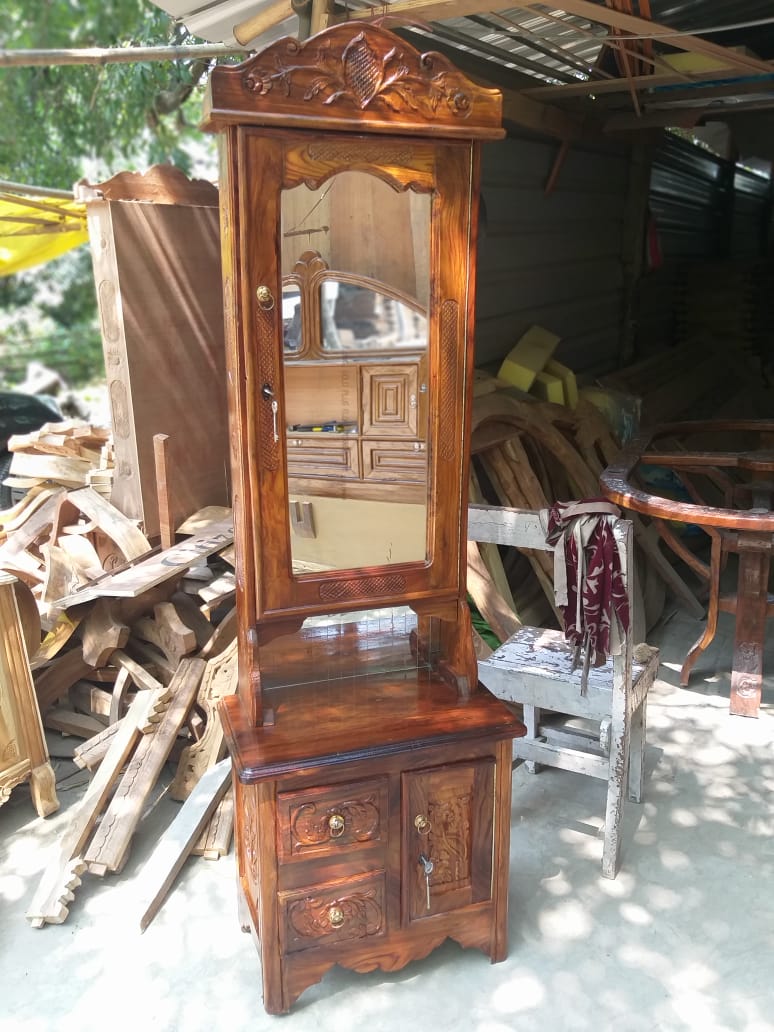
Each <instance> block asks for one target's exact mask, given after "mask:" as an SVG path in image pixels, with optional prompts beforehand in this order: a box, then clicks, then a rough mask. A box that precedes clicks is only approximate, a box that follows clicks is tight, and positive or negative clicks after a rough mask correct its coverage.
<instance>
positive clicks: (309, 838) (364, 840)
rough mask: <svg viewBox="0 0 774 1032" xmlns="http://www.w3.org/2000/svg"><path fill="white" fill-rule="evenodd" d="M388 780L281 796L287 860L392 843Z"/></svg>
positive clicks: (280, 832)
mask: <svg viewBox="0 0 774 1032" xmlns="http://www.w3.org/2000/svg"><path fill="white" fill-rule="evenodd" d="M387 821H388V802H387V779H386V778H375V779H374V780H372V781H360V782H357V783H356V784H353V785H352V784H350V785H336V786H334V787H325V788H305V789H301V790H300V791H298V792H280V793H279V794H278V796H277V838H278V842H277V852H278V854H279V857H280V860H281V861H282V862H284V863H287V862H288V861H292V860H307V859H310V858H312V857H314V858H317V857H326V856H336V855H338V854H340V853H346V852H349V851H351V850H353V849H358V850H359V849H370V848H374V847H378V846H384V845H385V844H386V842H387Z"/></svg>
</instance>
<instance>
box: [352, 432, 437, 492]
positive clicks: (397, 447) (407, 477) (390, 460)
mask: <svg viewBox="0 0 774 1032" xmlns="http://www.w3.org/2000/svg"><path fill="white" fill-rule="evenodd" d="M363 479H364V480H378V481H382V482H385V483H387V482H394V483H401V484H424V483H426V482H427V447H426V445H425V443H424V441H412V442H409V441H406V442H404V441H363Z"/></svg>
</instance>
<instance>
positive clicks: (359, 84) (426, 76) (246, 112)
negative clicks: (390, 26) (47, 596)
mask: <svg viewBox="0 0 774 1032" xmlns="http://www.w3.org/2000/svg"><path fill="white" fill-rule="evenodd" d="M236 122H239V123H240V124H245V123H249V122H254V123H255V124H256V125H268V124H276V125H283V126H297V127H299V128H302V127H303V128H320V129H336V128H339V129H350V130H351V129H352V128H353V127H356V126H357V124H358V123H362V124H363V125H367V126H368V129H369V130H370V131H377V132H395V133H422V134H423V135H424V136H433V135H437V136H453V137H454V136H457V137H463V138H468V139H471V138H477V139H481V138H499V137H501V136H503V135H504V133H503V130H502V129H501V127H500V122H501V95H500V92H499V90H491V89H485V88H483V87H481V86H477V85H476V84H475V83H473V82H471V81H470V80H469V79H467V78H466V77H465V76H464V75H462V73H461V72H459V71H458V70H457V69H456V68H455V67H454V66H453V65H452V64H451V62H450V61H449V60H448V59H447V58H446V57H444V56H443V55H441V54H437V53H432V52H429V53H424V54H422V53H420V52H419V51H418V50H415V49H414V48H413V47H412V46H411V45H410V44H409V43H406V42H405V41H404V40H402V39H401V38H400V37H398V36H396V35H395V34H394V33H392V32H389V31H388V30H386V29H383V28H381V27H380V26H378V25H373V24H372V25H363V24H362V23H351V24H342V25H336V26H334V27H333V28H330V29H327V30H326V31H325V32H321V33H320V34H319V35H317V36H313V37H312V38H311V39H309V40H307V41H306V42H303V43H300V42H299V41H298V40H296V39H292V38H291V37H285V38H283V39H280V40H277V41H276V42H274V43H272V44H270V45H269V46H268V47H266V49H265V50H263V51H261V53H259V54H256V55H255V56H254V57H252V58H250V59H249V60H248V61H245V62H244V63H242V64H239V65H220V66H218V67H217V68H216V69H215V70H214V71H213V73H212V75H211V76H210V83H209V90H208V96H207V100H206V102H205V119H204V128H206V129H220V128H222V127H223V126H224V125H225V124H228V123H236Z"/></svg>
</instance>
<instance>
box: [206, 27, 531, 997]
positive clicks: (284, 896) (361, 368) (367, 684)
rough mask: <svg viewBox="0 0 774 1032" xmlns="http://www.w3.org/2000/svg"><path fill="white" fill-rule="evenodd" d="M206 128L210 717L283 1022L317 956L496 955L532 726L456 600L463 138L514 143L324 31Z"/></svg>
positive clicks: (466, 239) (462, 417) (242, 71)
mask: <svg viewBox="0 0 774 1032" xmlns="http://www.w3.org/2000/svg"><path fill="white" fill-rule="evenodd" d="M205 126H206V127H207V128H209V129H212V130H215V131H218V132H220V133H221V134H222V148H221V155H222V164H221V184H220V185H221V234H222V240H223V277H224V297H225V311H226V326H227V360H228V370H229V374H228V375H229V415H230V426H231V449H232V478H233V487H234V534H235V545H236V556H237V603H238V605H237V608H238V613H239V630H238V651H239V678H238V690H237V692H236V694H235V695H233V696H230V697H228V698H225V699H223V701H222V702H221V705H220V713H221V717H222V721H223V726H224V731H225V735H226V740H227V743H228V747H229V750H230V753H231V756H232V760H233V769H234V788H235V812H236V818H235V820H236V842H237V854H238V868H239V892H240V905H241V914H242V921H243V925H244V926H245V927H246V928H249V929H251V930H252V932H253V934H254V936H255V939H256V942H257V945H258V948H259V950H260V953H261V969H262V978H263V993H264V1005H265V1007H266V1009H267V1010H268V1011H270V1012H272V1013H281V1012H284V1011H286V1010H287V1009H288V1008H289V1007H290V1006H291V1004H292V1003H293V1001H294V1000H295V999H296V998H297V997H298V995H299V994H300V993H301V992H303V990H304V989H305V988H306V987H307V986H309V985H311V984H312V983H314V982H316V981H319V980H320V978H321V977H322V976H323V975H324V973H325V972H326V971H327V970H328V969H329V968H330V967H331V966H333V965H334V964H339V965H342V966H344V967H347V968H350V969H353V970H356V971H370V970H373V969H374V968H377V967H379V968H382V969H384V970H396V969H398V968H401V967H403V966H404V965H405V964H407V963H408V962H409V961H411V960H412V959H415V958H418V957H423V956H425V955H426V954H428V953H429V952H430V951H431V950H432V949H434V948H435V947H436V946H437V945H439V944H440V943H441V942H443V941H444V940H445V939H446V938H453V939H455V940H457V941H458V942H459V943H461V944H462V945H463V946H476V947H478V948H480V949H481V950H483V951H484V952H485V953H486V954H488V955H489V956H490V958H491V959H492V961H497V960H501V959H503V957H504V956H505V952H506V939H507V885H508V847H509V835H510V793H511V788H510V785H511V766H510V759H511V739H512V738H513V737H515V736H517V735H519V734H523V733H524V728H523V726H522V725H521V724H520V722H519V721H518V720H516V718H515V717H514V716H513V715H512V713H511V712H510V711H509V710H508V708H507V707H505V706H504V705H503V704H502V703H501V702H499V701H498V700H496V699H495V698H494V697H493V696H492V695H491V694H490V693H489V692H488V691H487V690H486V689H484V688H483V687H482V686H480V685H479V684H478V674H477V666H476V659H475V654H474V651H473V645H472V634H471V627H470V616H469V612H468V609H467V605H466V593H465V568H466V537H467V534H466V515H467V513H466V504H465V501H466V488H467V480H468V462H469V448H468V441H469V432H470V418H471V413H470V404H469V398H470V392H469V391H468V390H467V387H468V385H469V383H470V380H471V378H472V364H473V336H472V334H473V297H474V287H475V284H474V271H475V244H476V228H477V215H478V196H477V190H478V175H479V155H478V142H477V141H479V140H481V139H495V138H497V137H499V136H502V135H503V134H502V130H501V128H500V95H499V93H498V92H497V91H492V90H485V89H481V88H479V87H477V86H476V85H474V84H473V83H471V82H469V81H467V80H466V79H465V78H464V77H463V76H461V75H460V74H459V73H458V72H457V71H456V70H455V69H454V68H453V67H452V66H451V65H450V64H449V63H448V62H447V61H446V60H445V59H444V58H443V57H441V56H440V55H434V54H424V55H422V54H419V53H417V52H416V51H414V50H413V49H412V48H411V47H410V46H408V45H407V44H406V43H404V42H403V41H402V40H401V39H399V38H398V37H397V36H394V35H392V34H391V33H389V32H387V31H385V30H384V29H382V28H380V27H376V26H368V27H363V26H351V25H340V26H336V27H335V28H333V29H330V30H328V31H326V32H324V33H321V34H320V35H319V36H316V37H313V38H312V39H310V40H308V41H307V42H305V43H299V42H297V41H296V40H290V39H284V40H280V41H278V42H277V43H274V44H272V45H271V46H269V47H268V48H267V49H266V50H265V51H264V52H262V53H260V54H258V55H257V56H255V57H254V58H251V59H250V60H249V61H247V62H245V63H244V64H242V65H238V66H228V67H227V66H222V67H220V68H217V69H216V70H215V71H214V72H213V74H212V77H211V80H210V86H209V95H208V99H207V103H206V116H205ZM347 177H349V178H347ZM353 177H354V178H353ZM302 239H303V246H299V247H297V248H296V250H293V248H294V247H296V245H295V244H294V243H293V242H294V241H295V240H302ZM423 270H424V271H423ZM369 291H370V293H369ZM334 298H335V299H336V300H335V305H333V304H332V299H334ZM340 302H341V305H340ZM344 302H346V305H344ZM295 305H297V306H298V311H297V312H293V311H291V308H292V307H293V306H295ZM347 306H348V307H347ZM401 306H402V307H401ZM345 307H346V308H347V310H346V311H342V309H343V308H345ZM377 309H378V311H377ZM415 317H416V318H415ZM299 319H300V324H299ZM369 320H370V322H369ZM363 321H365V323H366V324H367V325H368V328H367V329H366V330H364V329H363V327H362V325H361V324H362V322H363ZM401 321H402V323H401ZM399 323H401V324H403V323H405V324H409V323H410V324H411V325H412V327H413V328H412V329H411V330H410V332H408V333H407V334H406V335H404V337H403V338H402V339H401V340H399V341H398V342H397V344H396V343H395V334H396V332H397V331H395V327H396V326H397V325H398V324H399ZM372 324H373V326H372ZM377 324H379V326H381V327H382V330H380V331H379V332H380V333H382V332H383V336H381V337H378V340H377V339H376V338H372V336H371V329H372V328H373V327H375V326H376V325H377ZM332 327H333V328H332ZM384 327H386V328H387V329H386V330H385V329H384ZM377 336H378V335H377ZM388 338H389V343H388V344H385V341H386V340H387V339H388ZM375 340H376V343H374V341H375ZM331 341H334V343H333V344H331V343H330V342H331ZM318 420H320V427H319V430H315V429H313V427H314V425H315V424H316V423H317V421H318ZM324 423H330V424H332V426H331V425H329V426H327V427H324V426H323V424H324ZM299 427H302V428H303V429H300V430H299V429H298V428H299ZM310 428H312V429H310ZM326 429H327V430H328V431H329V432H325V430H326ZM331 513H334V514H335V524H336V531H335V533H333V534H331V535H330V536H329V537H327V538H326V528H325V522H326V520H327V519H328V518H329V516H330V514H331ZM407 540H408V541H409V542H410V547H408V548H407V547H406V542H407ZM336 544H338V546H339V548H338V549H336V548H334V547H333V546H334V545H336ZM366 546H368V548H370V549H371V551H367V550H366ZM401 548H403V549H405V551H401Z"/></svg>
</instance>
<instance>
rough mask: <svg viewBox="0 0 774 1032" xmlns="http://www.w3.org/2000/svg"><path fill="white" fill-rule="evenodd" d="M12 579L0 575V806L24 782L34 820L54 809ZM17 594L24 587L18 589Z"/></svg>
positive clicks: (50, 772)
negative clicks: (28, 792) (27, 784)
mask: <svg viewBox="0 0 774 1032" xmlns="http://www.w3.org/2000/svg"><path fill="white" fill-rule="evenodd" d="M16 584H17V581H16V578H15V577H13V576H12V575H11V574H9V573H6V572H5V571H0V804H2V803H4V802H6V800H7V799H8V797H9V795H10V794H11V789H12V788H13V787H14V785H18V784H20V782H22V781H26V780H27V779H29V782H30V789H31V792H32V801H33V804H34V806H35V809H36V810H37V812H38V816H39V817H47V816H48V815H49V814H50V813H53V812H54V810H58V809H59V801H58V800H57V797H56V784H55V778H54V771H53V769H52V767H51V764H50V763H49V761H48V750H47V748H46V740H45V738H44V737H43V725H42V724H41V722H40V711H39V709H38V701H37V698H36V697H35V686H34V685H33V683H32V673H31V672H30V664H29V657H28V653H27V645H26V643H25V639H24V630H23V625H22V617H21V616H20V612H19V606H18V604H17V599H16V593H15V586H16ZM22 590H24V586H23V585H22Z"/></svg>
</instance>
